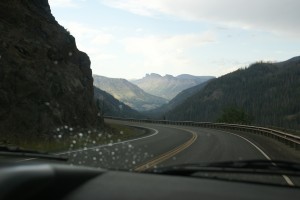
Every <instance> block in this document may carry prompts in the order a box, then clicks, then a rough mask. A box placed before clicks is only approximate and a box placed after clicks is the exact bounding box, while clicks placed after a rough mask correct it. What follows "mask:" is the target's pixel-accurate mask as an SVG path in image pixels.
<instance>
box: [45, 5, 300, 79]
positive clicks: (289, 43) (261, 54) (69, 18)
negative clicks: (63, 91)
mask: <svg viewBox="0 0 300 200" xmlns="http://www.w3.org/2000/svg"><path fill="white" fill-rule="evenodd" d="M49 3H50V7H51V11H52V14H53V15H54V17H55V18H56V20H57V21H58V22H59V23H60V24H61V25H62V26H64V27H65V28H66V29H68V30H69V31H70V33H71V34H72V35H73V36H74V37H75V38H76V44H77V47H78V49H79V50H81V51H84V52H86V53H87V54H88V55H89V57H90V59H91V68H92V71H93V74H97V75H102V76H107V77H111V78H126V79H136V78H142V77H144V76H145V74H147V73H158V74H161V75H166V74H171V75H173V76H177V75H179V74H192V75H197V76H204V75H212V76H216V77H219V76H222V75H224V74H226V73H229V72H232V71H234V70H236V69H238V68H242V67H247V66H249V65H250V64H251V63H254V62H257V61H271V62H276V61H284V60H287V59H290V58H292V57H295V56H299V55H300V24H299V19H300V12H299V8H300V1H299V0H251V1H249V0H49Z"/></svg>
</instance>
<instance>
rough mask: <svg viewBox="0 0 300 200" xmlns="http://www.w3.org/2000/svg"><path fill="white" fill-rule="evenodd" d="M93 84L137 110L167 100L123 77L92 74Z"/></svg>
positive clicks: (151, 107) (160, 103) (143, 109)
mask: <svg viewBox="0 0 300 200" xmlns="http://www.w3.org/2000/svg"><path fill="white" fill-rule="evenodd" d="M93 78H94V86H96V87H97V88H100V89H101V90H104V91H106V92H108V93H109V94H111V95H112V96H113V97H114V98H116V99H118V100H119V101H122V102H123V103H125V104H126V105H128V106H130V107H131V108H133V109H135V110H138V111H146V110H151V109H155V108H158V107H159V106H161V105H163V104H165V103H167V100H166V99H164V98H161V97H157V96H154V95H151V94H148V93H146V92H144V91H143V90H142V89H140V88H139V87H138V86H136V85H134V84H132V83H130V82H129V81H127V80H125V79H120V78H107V77H104V76H98V75H93Z"/></svg>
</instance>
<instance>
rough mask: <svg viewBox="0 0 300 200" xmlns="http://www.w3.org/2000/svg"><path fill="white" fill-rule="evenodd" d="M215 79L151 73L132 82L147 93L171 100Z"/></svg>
mask: <svg viewBox="0 0 300 200" xmlns="http://www.w3.org/2000/svg"><path fill="white" fill-rule="evenodd" d="M212 78H214V77H213V76H192V75H189V74H182V75H179V76H176V77H174V76H172V75H165V76H161V75H159V74H155V73H151V74H147V75H146V76H145V77H144V78H142V79H138V80H132V81H131V82H132V83H134V84H135V85H137V86H138V87H140V88H141V89H143V90H144V91H145V92H147V93H149V94H152V95H155V96H159V97H163V98H165V99H168V100H171V99H173V98H174V97H175V96H176V95H177V94H179V93H180V92H181V91H183V90H185V89H187V88H190V87H193V86H196V85H199V84H201V83H204V82H205V81H207V80H209V79H212Z"/></svg>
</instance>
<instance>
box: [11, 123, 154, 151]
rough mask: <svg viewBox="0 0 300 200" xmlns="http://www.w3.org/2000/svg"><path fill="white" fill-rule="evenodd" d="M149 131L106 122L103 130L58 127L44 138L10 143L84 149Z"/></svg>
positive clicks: (39, 148) (48, 148)
mask: <svg viewBox="0 0 300 200" xmlns="http://www.w3.org/2000/svg"><path fill="white" fill-rule="evenodd" d="M147 134H148V132H147V131H146V130H144V129H141V128H135V127H131V126H126V125H120V124H109V123H106V124H105V128H104V129H103V130H96V129H94V130H80V131H79V130H76V131H75V130H72V129H70V128H69V127H63V128H61V129H57V131H56V132H55V133H53V134H52V135H51V136H47V137H43V138H38V137H34V138H28V137H27V138H23V139H21V138H18V139H16V138H11V139H10V140H9V144H11V145H12V146H19V147H21V148H24V149H30V150H37V151H41V152H49V153H55V152H63V151H72V150H76V149H84V148H89V147H93V146H98V145H103V144H108V145H109V144H112V143H116V142H121V141H124V140H129V139H133V138H137V137H141V136H144V135H147Z"/></svg>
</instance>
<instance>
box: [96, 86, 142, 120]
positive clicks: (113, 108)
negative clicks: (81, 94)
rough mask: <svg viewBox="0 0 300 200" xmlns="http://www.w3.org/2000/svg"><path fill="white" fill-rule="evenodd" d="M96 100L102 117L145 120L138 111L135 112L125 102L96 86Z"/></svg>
mask: <svg viewBox="0 0 300 200" xmlns="http://www.w3.org/2000/svg"><path fill="white" fill-rule="evenodd" d="M94 98H95V100H96V105H97V107H98V109H99V112H100V114H101V116H113V117H123V118H144V116H143V115H141V114H140V113H139V112H138V111H136V110H133V109H132V108H130V107H129V106H127V105H126V104H124V103H123V102H120V101H119V100H117V99H115V98H114V97H113V96H112V95H110V94H108V93H107V92H105V91H103V90H100V89H99V88H97V87H95V86H94Z"/></svg>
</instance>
